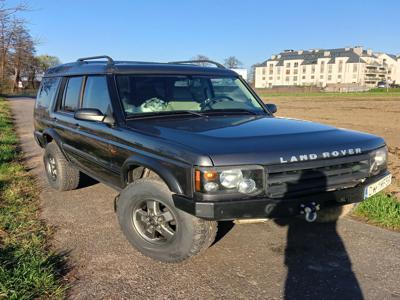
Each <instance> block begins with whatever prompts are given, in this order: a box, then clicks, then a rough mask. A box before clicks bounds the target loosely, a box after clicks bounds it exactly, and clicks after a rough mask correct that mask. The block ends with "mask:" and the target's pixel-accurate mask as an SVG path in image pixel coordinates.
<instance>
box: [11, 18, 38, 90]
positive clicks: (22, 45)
mask: <svg viewBox="0 0 400 300" xmlns="http://www.w3.org/2000/svg"><path fill="white" fill-rule="evenodd" d="M11 51H12V52H11V53H10V58H11V63H12V67H13V69H14V74H13V81H14V84H13V91H14V90H15V89H16V88H18V87H19V84H18V83H19V82H20V81H22V80H21V79H22V77H28V76H29V73H30V66H31V64H32V62H33V61H34V54H35V52H36V50H35V43H34V41H33V39H32V37H31V35H30V34H29V32H28V30H27V29H26V28H25V26H24V24H23V23H19V24H18V25H17V26H16V28H15V31H14V39H13V47H12V49H11Z"/></svg>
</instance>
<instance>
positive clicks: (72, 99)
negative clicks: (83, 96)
mask: <svg viewBox="0 0 400 300" xmlns="http://www.w3.org/2000/svg"><path fill="white" fill-rule="evenodd" d="M81 85H82V77H71V78H69V79H68V83H67V86H66V88H65V94H64V101H63V105H62V110H64V111H70V112H74V111H75V110H76V109H77V108H78V103H79V96H80V92H81Z"/></svg>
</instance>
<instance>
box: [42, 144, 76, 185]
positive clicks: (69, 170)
mask: <svg viewBox="0 0 400 300" xmlns="http://www.w3.org/2000/svg"><path fill="white" fill-rule="evenodd" d="M43 162H44V167H45V171H46V175H47V179H48V182H49V184H50V186H51V187H52V188H54V189H56V190H59V191H68V190H73V189H76V188H77V187H78V185H79V170H77V169H76V168H74V167H73V166H72V165H71V163H70V162H68V161H67V160H66V159H65V157H64V154H63V153H62V152H61V150H60V148H58V145H57V144H56V143H55V142H51V143H48V144H47V145H46V148H45V152H44V156H43Z"/></svg>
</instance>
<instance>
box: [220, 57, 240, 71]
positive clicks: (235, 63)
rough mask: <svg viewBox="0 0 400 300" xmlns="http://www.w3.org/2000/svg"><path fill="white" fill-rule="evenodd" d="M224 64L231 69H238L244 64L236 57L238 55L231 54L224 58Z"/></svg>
mask: <svg viewBox="0 0 400 300" xmlns="http://www.w3.org/2000/svg"><path fill="white" fill-rule="evenodd" d="M224 65H225V67H227V68H229V69H236V68H239V67H241V66H242V65H243V64H242V62H241V61H240V60H238V59H237V58H236V56H229V57H228V58H226V59H225V60H224Z"/></svg>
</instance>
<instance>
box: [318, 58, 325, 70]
mask: <svg viewBox="0 0 400 300" xmlns="http://www.w3.org/2000/svg"><path fill="white" fill-rule="evenodd" d="M319 72H320V73H324V72H325V62H324V61H321V65H320V70H319Z"/></svg>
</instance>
